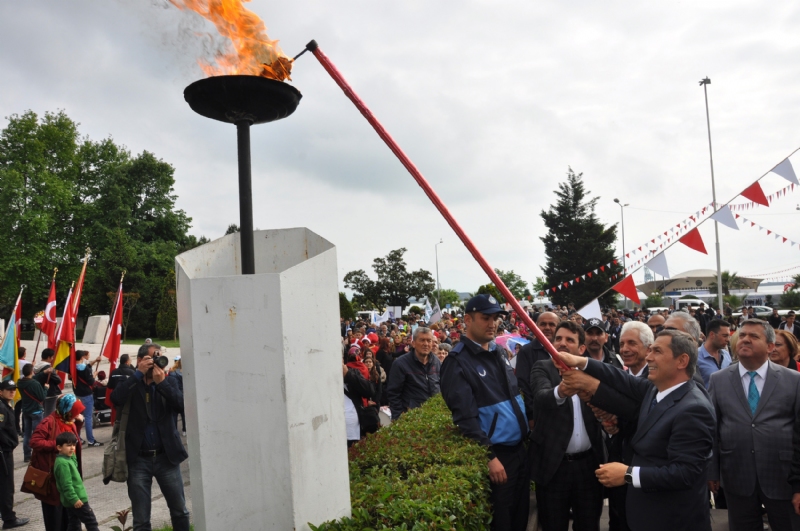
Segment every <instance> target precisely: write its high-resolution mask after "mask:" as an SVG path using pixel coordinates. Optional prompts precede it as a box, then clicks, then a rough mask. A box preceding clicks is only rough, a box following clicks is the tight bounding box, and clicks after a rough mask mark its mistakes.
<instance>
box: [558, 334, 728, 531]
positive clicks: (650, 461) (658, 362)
mask: <svg viewBox="0 0 800 531" xmlns="http://www.w3.org/2000/svg"><path fill="white" fill-rule="evenodd" d="M559 355H560V356H561V359H562V360H563V361H564V362H565V363H566V364H567V365H568V366H570V367H577V368H578V369H581V370H580V371H566V372H565V373H564V374H563V375H562V377H563V381H562V383H561V386H562V387H566V388H568V389H570V390H574V391H575V392H586V391H585V390H586V388H587V387H586V386H587V385H588V386H592V385H594V382H593V379H592V378H588V377H593V378H596V379H597V380H599V381H600V387H602V386H608V387H610V388H613V389H614V390H616V391H617V392H619V393H621V394H623V395H625V396H626V397H629V398H630V399H633V400H635V401H636V402H638V403H639V404H640V406H639V415H638V420H637V427H636V433H635V434H634V435H633V437H632V438H631V448H632V450H633V459H632V464H631V465H630V466H628V465H625V464H623V463H617V462H612V463H607V464H605V465H600V468H599V469H598V470H597V477H598V479H599V480H600V482H601V483H602V484H603V485H605V486H606V487H619V486H622V485H624V484H627V485H628V492H627V504H626V505H627V517H628V526H629V527H630V528H631V529H632V530H633V531H639V530H642V531H643V530H648V531H649V530H662V529H663V530H664V531H673V530H675V529H681V530H703V531H707V530H710V529H711V522H710V516H709V507H708V490H707V483H706V478H707V474H708V468H709V464H710V461H711V450H712V445H713V442H714V433H715V431H716V425H715V422H716V420H715V417H714V409H713V407H712V405H711V403H710V402H709V400H708V398H707V396H706V395H705V393H704V392H702V391H701V390H700V389H699V388H698V387H697V384H696V383H695V381H694V380H693V379H692V376H693V375H694V372H695V367H696V365H697V343H696V342H695V341H694V340H693V339H692V337H691V336H689V335H688V334H686V333H685V332H680V331H678V330H664V331H662V332H660V333H659V334H658V336H657V338H656V340H655V342H654V343H653V345H652V346H651V348H650V351H649V352H648V354H647V357H646V361H647V366H648V375H647V379H646V380H645V379H644V378H637V377H635V376H633V375H631V374H628V373H625V372H622V371H620V370H618V369H615V368H613V367H609V366H608V365H606V364H603V363H598V362H597V361H595V360H587V359H586V358H583V357H579V356H573V355H569V354H564V353H559ZM607 407H608V406H607ZM607 411H609V412H610V413H615V414H619V413H622V412H617V411H613V408H610V407H608V409H607Z"/></svg>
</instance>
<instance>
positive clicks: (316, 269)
mask: <svg viewBox="0 0 800 531" xmlns="http://www.w3.org/2000/svg"><path fill="white" fill-rule="evenodd" d="M240 256H241V255H240V252H239V234H238V233H236V234H230V235H227V236H225V237H223V238H221V239H219V240H216V241H213V242H211V243H208V244H206V245H203V246H201V247H198V248H195V249H192V250H191V251H188V252H186V253H183V254H181V255H180V256H178V257H177V258H176V259H175V263H176V268H175V270H176V273H177V284H178V287H177V292H178V326H179V328H180V335H181V356H182V361H183V380H184V400H185V403H186V422H187V428H188V430H187V431H188V442H189V456H190V460H191V461H190V466H191V471H192V505H193V508H194V514H193V519H194V522H195V529H197V531H217V530H220V529H225V530H226V531H235V530H240V531H252V530H254V529H258V530H267V529H270V530H276V531H277V530H279V531H286V530H292V529H297V530H301V529H309V527H308V525H307V523H308V522H311V523H314V524H318V523H321V522H323V521H326V520H330V519H335V518H340V517H342V516H346V515H349V514H350V484H349V477H348V465H347V448H346V447H347V443H346V434H345V424H344V408H343V400H344V399H343V391H342V370H341V364H342V360H341V338H340V330H339V302H338V279H337V277H338V274H337V268H336V249H335V247H334V246H333V245H332V244H331V243H330V242H328V241H326V240H324V239H322V238H321V237H319V236H317V235H316V234H314V233H312V232H310V231H309V230H308V229H305V228H298V229H283V230H272V231H257V232H255V258H256V274H255V275H241V273H240V271H241V267H240V266H241V264H240Z"/></svg>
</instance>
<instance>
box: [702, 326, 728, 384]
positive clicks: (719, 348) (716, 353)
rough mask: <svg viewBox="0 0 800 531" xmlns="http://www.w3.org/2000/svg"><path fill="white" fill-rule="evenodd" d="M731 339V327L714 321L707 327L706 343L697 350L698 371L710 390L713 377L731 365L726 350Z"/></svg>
mask: <svg viewBox="0 0 800 531" xmlns="http://www.w3.org/2000/svg"><path fill="white" fill-rule="evenodd" d="M730 338H731V328H730V325H729V324H728V323H727V322H726V321H723V320H722V319H714V320H713V321H711V322H709V323H708V325H707V327H706V341H705V343H703V344H702V345H701V346H700V348H699V349H698V350H697V370H698V372H700V376H702V377H703V383H704V384H705V386H706V388H708V382H709V381H710V380H711V375H712V374H714V373H715V372H717V371H720V370H722V369H724V368H725V367H727V366H728V365H730V364H731V355H730V354H729V353H728V351H727V350H725V347H727V346H728V341H729V340H730Z"/></svg>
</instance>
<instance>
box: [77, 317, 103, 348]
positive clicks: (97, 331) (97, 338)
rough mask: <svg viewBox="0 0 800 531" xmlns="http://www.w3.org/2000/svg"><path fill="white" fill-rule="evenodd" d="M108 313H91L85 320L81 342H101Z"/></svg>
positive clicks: (91, 343)
mask: <svg viewBox="0 0 800 531" xmlns="http://www.w3.org/2000/svg"><path fill="white" fill-rule="evenodd" d="M108 321H109V316H108V315H92V316H90V317H89V320H88V321H86V329H85V330H84V331H83V339H82V340H81V343H88V344H90V345H93V344H95V343H97V344H102V343H103V338H104V337H105V335H106V330H107V329H108Z"/></svg>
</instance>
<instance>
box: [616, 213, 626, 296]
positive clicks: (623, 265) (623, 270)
mask: <svg viewBox="0 0 800 531" xmlns="http://www.w3.org/2000/svg"><path fill="white" fill-rule="evenodd" d="M614 202H615V203H616V204H618V205H619V216H620V219H621V221H622V272H623V273H626V269H627V266H626V265H625V207H626V206H628V203H625V204H624V205H623V204H622V202H621V201H620V200H619V199H618V198H614ZM623 298H624V299H625V309H626V310H627V309H628V297H624V296H623Z"/></svg>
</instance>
